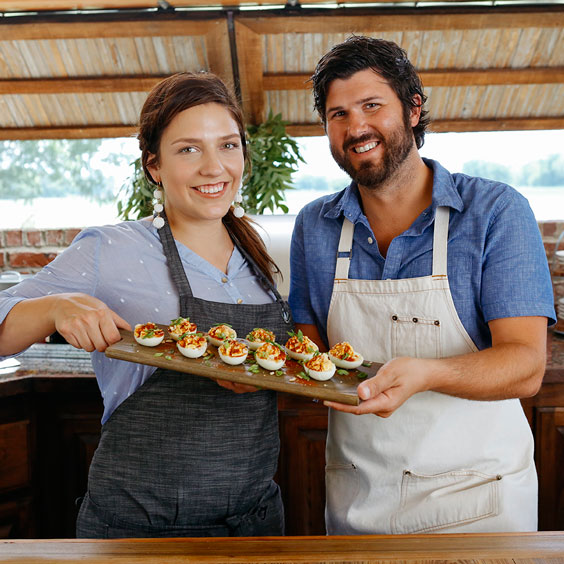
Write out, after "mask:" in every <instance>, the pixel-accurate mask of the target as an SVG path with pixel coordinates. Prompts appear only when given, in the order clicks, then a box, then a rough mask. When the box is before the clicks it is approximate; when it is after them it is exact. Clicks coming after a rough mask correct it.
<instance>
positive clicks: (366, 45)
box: [310, 35, 430, 149]
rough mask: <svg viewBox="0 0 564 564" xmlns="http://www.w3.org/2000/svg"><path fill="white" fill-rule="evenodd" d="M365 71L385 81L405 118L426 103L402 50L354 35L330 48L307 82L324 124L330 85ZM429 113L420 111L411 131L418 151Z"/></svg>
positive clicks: (369, 38) (405, 54)
mask: <svg viewBox="0 0 564 564" xmlns="http://www.w3.org/2000/svg"><path fill="white" fill-rule="evenodd" d="M365 69H372V70H373V71H374V72H376V73H378V74H379V75H380V76H382V77H383V78H385V79H386V80H387V81H388V83H389V84H390V86H391V88H392V89H393V90H394V92H395V93H396V94H397V96H398V98H399V99H400V101H401V104H402V106H403V111H404V117H407V118H408V117H409V114H410V110H411V108H412V107H419V106H421V107H422V106H423V104H425V102H426V100H427V96H425V94H423V86H422V84H421V80H420V78H419V76H418V74H417V72H416V71H415V68H414V67H413V65H412V64H411V62H410V61H409V59H408V58H407V53H406V52H405V51H404V50H403V49H402V48H401V47H399V46H398V45H396V44H395V43H393V42H392V41H386V40H384V39H373V38H371V37H364V36H357V35H353V36H352V37H349V38H348V39H347V40H346V41H344V42H343V43H340V44H338V45H335V46H334V47H332V48H331V50H330V51H328V52H327V53H326V54H325V55H324V56H323V57H322V58H321V60H320V61H319V63H317V67H316V68H315V72H314V74H313V76H312V77H311V79H310V80H311V82H312V83H313V95H314V102H315V109H316V110H317V112H318V113H319V116H320V117H321V120H322V121H323V124H324V125H325V124H326V120H327V116H326V114H325V104H326V102H327V92H328V90H329V86H330V85H331V82H333V81H334V80H335V79H337V78H338V79H347V78H350V77H351V76H352V75H353V74H355V73H357V72H359V71H362V70H365ZM416 94H419V96H421V104H418V103H417V102H416V100H414V96H415V95H416ZM428 113H429V112H427V111H426V110H423V109H421V116H420V118H419V123H418V124H417V125H416V126H415V127H414V128H413V135H414V137H415V142H416V144H417V148H418V149H420V148H421V147H422V146H423V143H424V140H425V129H426V128H427V126H428V125H429V121H430V119H429V116H428Z"/></svg>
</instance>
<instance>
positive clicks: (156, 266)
mask: <svg viewBox="0 0 564 564" xmlns="http://www.w3.org/2000/svg"><path fill="white" fill-rule="evenodd" d="M139 145H140V148H141V153H142V163H143V168H144V171H145V174H146V175H147V177H148V179H149V180H150V181H151V182H153V183H155V184H156V185H158V186H159V187H162V188H160V189H159V190H158V192H157V196H162V194H161V193H160V192H164V210H163V211H162V212H160V211H159V213H157V217H156V218H155V219H154V220H153V218H148V219H144V220H139V221H133V222H127V223H122V224H119V225H115V226H105V227H100V228H89V229H86V230H85V231H83V232H82V233H81V234H80V235H79V236H78V237H77V238H76V239H75V241H74V242H73V244H72V245H71V246H70V247H69V248H68V249H67V250H66V251H65V252H64V253H63V254H62V255H61V256H59V257H58V258H57V259H56V260H55V261H53V262H52V263H51V264H49V265H48V266H46V267H45V268H44V269H43V270H42V271H41V272H40V273H39V274H38V275H37V276H36V277H35V278H34V279H32V280H29V281H25V282H22V283H21V284H19V285H18V286H16V287H14V288H13V289H11V290H9V291H6V292H4V293H3V294H2V299H1V300H0V321H2V324H1V325H0V354H3V355H10V354H15V353H18V352H20V351H21V350H23V349H24V348H25V347H27V346H29V345H30V344H31V343H33V342H37V341H38V340H40V339H43V338H44V337H45V336H47V335H49V334H51V333H53V332H54V331H55V330H57V331H59V333H61V334H62V335H63V336H64V337H65V338H66V340H67V341H68V342H69V343H70V344H72V345H74V346H75V347H78V348H83V349H85V350H87V351H94V352H93V355H92V362H93V366H94V369H95V371H96V376H97V379H98V383H99V386H100V390H101V393H102V396H103V398H104V415H103V419H102V423H103V427H102V436H101V440H100V444H99V446H98V449H97V451H96V453H95V456H94V459H93V461H92V465H91V467H90V474H89V481H88V492H87V494H86V496H85V498H84V501H83V502H82V505H81V508H80V512H79V516H78V521H77V536H78V537H87V538H119V537H170V536H231V535H241V536H258V535H281V534H283V509H282V504H281V498H280V492H279V489H278V486H277V485H276V484H275V483H274V482H273V480H272V477H273V475H274V472H275V470H276V466H277V459H278V450H279V439H278V428H277V410H276V397H275V394H274V393H273V392H270V391H255V390H254V389H253V388H251V387H248V386H244V385H237V384H231V383H228V382H220V384H221V386H222V387H220V385H218V383H216V382H214V381H213V380H208V379H206V378H201V377H197V376H192V375H188V374H181V373H177V372H173V371H169V370H163V369H157V370H155V368H153V367H149V366H143V365H138V364H133V363H128V362H123V361H116V360H113V361H112V360H111V359H108V358H106V357H105V356H104V355H103V351H104V350H105V349H106V347H107V346H109V345H110V344H112V343H115V342H117V341H118V340H119V339H120V335H119V329H120V328H123V329H131V327H132V326H133V325H134V324H136V323H145V322H147V321H153V322H156V323H163V324H166V323H168V322H169V321H170V320H171V319H173V318H177V317H179V316H182V317H190V318H191V320H192V321H193V322H195V323H197V325H198V329H199V330H203V331H207V330H208V329H209V327H210V326H212V325H214V324H216V323H229V324H230V325H232V326H233V328H234V329H235V330H236V331H237V333H238V334H243V335H245V334H246V333H247V332H249V331H250V330H251V329H253V328H254V327H259V326H260V327H265V328H268V329H271V330H273V331H274V332H275V333H276V334H277V335H285V334H286V331H287V330H289V329H291V318H290V314H289V309H288V307H287V304H286V303H285V302H284V301H283V300H282V298H281V297H280V295H279V294H278V292H277V291H276V289H275V288H274V285H273V273H275V272H277V270H278V269H277V267H276V265H275V264H274V263H273V261H272V260H271V259H270V257H269V256H268V254H267V252H266V249H265V247H264V244H263V243H262V241H261V239H260V237H259V236H258V234H257V233H256V232H255V231H254V229H253V228H252V227H251V224H250V220H249V219H248V218H246V217H244V216H243V217H236V216H239V215H241V214H239V213H237V212H239V211H241V210H240V209H237V211H236V212H235V208H234V207H233V206H232V202H233V200H234V199H237V192H238V190H239V188H240V186H241V180H242V175H243V169H244V163H245V159H246V156H247V150H246V145H245V133H244V126H243V121H242V117H241V112H240V110H239V108H238V107H237V105H236V103H235V101H234V99H233V97H232V95H231V94H230V93H229V92H228V90H227V88H226V87H225V85H224V84H223V83H222V82H221V80H220V79H219V78H217V77H216V76H213V75H211V74H198V75H194V74H190V73H183V74H177V75H174V76H172V77H170V78H168V79H165V80H164V81H162V82H161V83H159V84H158V85H157V86H156V87H155V88H154V89H153V91H152V92H151V93H150V94H149V97H148V99H147V101H146V102H145V105H144V106H143V109H142V111H141V118H140V132H139ZM237 208H239V206H237ZM155 209H156V210H161V207H160V206H159V205H157V206H156V208H155ZM161 225H162V227H161ZM250 391H254V393H234V392H250Z"/></svg>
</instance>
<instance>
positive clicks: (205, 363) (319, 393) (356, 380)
mask: <svg viewBox="0 0 564 564" xmlns="http://www.w3.org/2000/svg"><path fill="white" fill-rule="evenodd" d="M159 327H160V328H161V329H163V330H164V332H165V340H164V341H163V342H162V343H161V344H160V345H158V346H157V347H144V346H142V345H140V344H138V343H137V341H135V339H134V337H133V333H132V332H131V331H125V330H120V333H121V336H122V340H121V341H119V342H118V343H115V344H114V345H111V346H110V347H108V348H107V349H106V356H107V357H109V358H115V359H118V360H127V361H129V362H136V363H138V364H148V365H149V366H157V367H159V368H166V369H168V370H177V371H178V372H185V373H187V374H195V375H196V376H204V377H206V378H212V379H214V380H216V379H220V380H228V381H230V382H237V383H240V384H250V385H252V386H257V387H259V388H265V389H268V390H276V391H278V392H288V393H290V394H297V395H299V396H307V397H311V398H315V399H319V400H330V401H337V402H340V403H346V404H348V405H358V404H359V403H360V400H359V398H358V395H357V393H356V388H357V386H358V385H359V384H360V382H362V381H363V380H364V379H365V378H370V377H371V376H374V374H376V372H377V371H378V369H379V368H380V366H382V365H381V364H379V363H376V362H370V366H364V365H363V366H360V367H359V369H358V370H348V371H347V372H348V374H338V373H337V372H335V376H333V378H331V379H330V380H327V381H325V382H318V381H317V380H304V379H303V378H300V377H299V376H298V374H299V373H300V372H303V368H302V366H301V365H300V364H299V363H298V362H296V361H294V360H290V359H288V360H287V361H286V364H285V365H284V367H283V368H282V369H281V371H282V374H281V375H277V374H276V373H275V372H269V371H268V370H265V369H263V368H261V367H260V366H259V367H258V371H257V372H256V373H255V372H253V371H251V367H252V366H253V365H256V363H255V361H254V357H253V354H252V352H251V353H250V354H249V357H248V358H247V361H246V362H245V363H244V364H242V365H238V366H230V365H229V364H225V363H224V362H223V361H222V360H221V359H220V358H219V354H218V352H217V348H216V347H214V346H213V345H210V344H208V350H207V351H206V354H205V355H204V356H203V357H201V358H195V359H191V358H186V357H185V356H183V355H182V354H181V353H180V351H179V350H178V349H177V348H176V342H175V341H172V340H171V339H170V337H169V335H168V331H167V328H166V326H165V325H159ZM155 355H158V356H155ZM210 355H211V356H210ZM366 364H368V362H367V363H366ZM255 370H256V368H255ZM337 370H338V369H337ZM362 373H364V374H366V376H363V374H362Z"/></svg>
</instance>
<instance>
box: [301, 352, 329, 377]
mask: <svg viewBox="0 0 564 564" xmlns="http://www.w3.org/2000/svg"><path fill="white" fill-rule="evenodd" d="M304 366H307V367H308V368H309V369H310V370H315V371H316V372H329V371H330V370H332V369H333V363H332V362H331V361H330V360H329V356H327V353H321V354H316V355H315V356H314V357H313V358H312V359H311V360H308V361H307V362H306V363H305V365H304Z"/></svg>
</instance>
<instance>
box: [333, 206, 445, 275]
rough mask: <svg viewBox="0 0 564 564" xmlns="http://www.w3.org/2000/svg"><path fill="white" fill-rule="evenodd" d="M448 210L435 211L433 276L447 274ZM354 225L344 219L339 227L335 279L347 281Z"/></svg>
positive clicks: (441, 207)
mask: <svg viewBox="0 0 564 564" xmlns="http://www.w3.org/2000/svg"><path fill="white" fill-rule="evenodd" d="M449 217H450V210H449V208H448V207H446V206H439V207H438V208H437V210H436V211H435V226H434V230H433V273H432V274H433V276H446V274H447V244H448V221H449ZM353 236H354V224H353V223H352V222H350V221H349V220H348V219H347V218H346V217H345V218H344V219H343V226H342V227H341V238H340V239H339V248H338V250H337V265H336V267H335V279H336V280H347V279H348V277H349V268H350V264H351V259H352V248H353Z"/></svg>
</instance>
